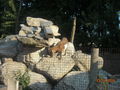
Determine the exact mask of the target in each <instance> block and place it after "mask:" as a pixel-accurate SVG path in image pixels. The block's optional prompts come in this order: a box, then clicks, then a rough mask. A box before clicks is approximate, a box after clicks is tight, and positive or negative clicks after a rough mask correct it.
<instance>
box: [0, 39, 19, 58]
mask: <svg viewBox="0 0 120 90" xmlns="http://www.w3.org/2000/svg"><path fill="white" fill-rule="evenodd" d="M18 45H19V42H18V41H17V40H16V38H8V37H7V38H5V39H3V40H1V41H0V56H1V57H14V56H16V54H17V53H18V49H19V47H18Z"/></svg>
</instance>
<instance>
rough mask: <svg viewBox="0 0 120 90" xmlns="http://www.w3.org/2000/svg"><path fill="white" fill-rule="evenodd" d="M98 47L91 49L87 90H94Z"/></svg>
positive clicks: (97, 69)
mask: <svg viewBox="0 0 120 90" xmlns="http://www.w3.org/2000/svg"><path fill="white" fill-rule="evenodd" d="M98 57H99V48H92V50H91V66H90V71H89V90H96V87H95V81H96V79H97V74H98V71H99V68H98Z"/></svg>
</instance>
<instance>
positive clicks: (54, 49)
mask: <svg viewBox="0 0 120 90" xmlns="http://www.w3.org/2000/svg"><path fill="white" fill-rule="evenodd" d="M67 43H68V39H67V38H66V37H63V38H62V40H61V41H60V42H58V43H57V44H56V45H55V46H53V47H50V49H49V51H50V56H51V57H53V56H54V53H58V55H60V59H61V58H62V53H63V52H64V51H65V45H66V44H67Z"/></svg>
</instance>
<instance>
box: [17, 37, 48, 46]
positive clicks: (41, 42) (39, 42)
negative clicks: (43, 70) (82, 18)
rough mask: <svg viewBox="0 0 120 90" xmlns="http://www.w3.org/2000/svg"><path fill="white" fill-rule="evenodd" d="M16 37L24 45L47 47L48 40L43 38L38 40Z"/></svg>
mask: <svg viewBox="0 0 120 90" xmlns="http://www.w3.org/2000/svg"><path fill="white" fill-rule="evenodd" d="M17 39H18V40H19V41H20V42H21V43H22V44H24V45H28V46H33V47H39V48H43V47H48V42H47V41H46V40H44V39H41V40H38V39H34V38H30V37H17Z"/></svg>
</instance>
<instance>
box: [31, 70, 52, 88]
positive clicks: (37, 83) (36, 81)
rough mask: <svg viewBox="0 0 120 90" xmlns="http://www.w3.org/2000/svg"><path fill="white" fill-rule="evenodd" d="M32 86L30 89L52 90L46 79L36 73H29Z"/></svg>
mask: <svg viewBox="0 0 120 90" xmlns="http://www.w3.org/2000/svg"><path fill="white" fill-rule="evenodd" d="M29 75H30V84H29V87H30V89H32V90H51V85H50V84H48V83H47V80H46V78H45V77H44V76H43V75H41V74H37V73H35V72H29Z"/></svg>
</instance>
